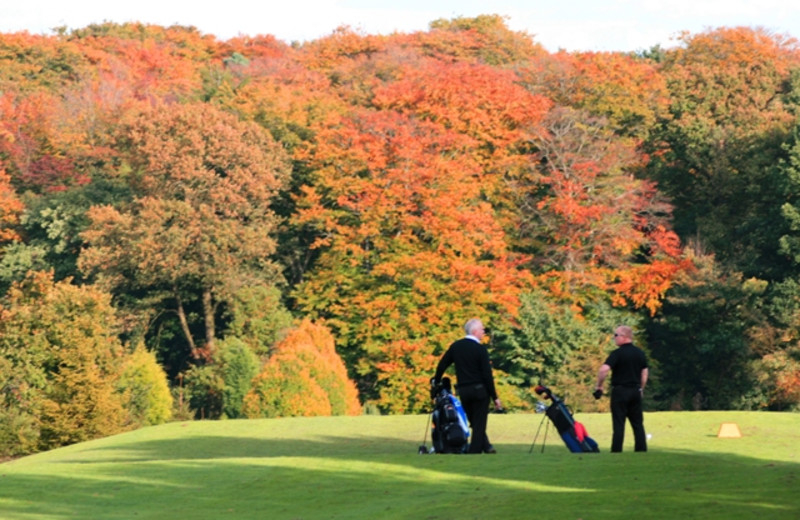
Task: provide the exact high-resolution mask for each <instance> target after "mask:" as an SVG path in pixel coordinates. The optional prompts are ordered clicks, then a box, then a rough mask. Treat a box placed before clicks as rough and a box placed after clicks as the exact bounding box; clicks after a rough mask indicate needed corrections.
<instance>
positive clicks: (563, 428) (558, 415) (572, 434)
mask: <svg viewBox="0 0 800 520" xmlns="http://www.w3.org/2000/svg"><path fill="white" fill-rule="evenodd" d="M534 391H535V392H536V394H537V395H544V397H546V398H547V399H550V401H551V404H550V406H548V407H547V409H546V410H545V414H546V415H547V417H548V418H549V419H550V421H551V422H552V423H553V425H554V426H555V427H556V430H557V431H558V434H559V435H561V439H562V440H563V441H564V444H565V445H566V446H567V449H569V451H571V452H572V453H600V449H599V448H598V447H597V443H596V442H595V441H594V439H592V438H591V437H589V435H588V434H587V433H586V428H584V426H583V424H581V423H579V422H578V421H576V420H575V418H574V417H572V413H570V411H569V409H568V408H567V405H565V404H564V401H562V400H561V399H559V398H558V397H556V396H555V395H553V393H552V392H551V391H550V389H549V388H547V387H546V386H543V385H538V386H537V387H536V388H535V389H534Z"/></svg>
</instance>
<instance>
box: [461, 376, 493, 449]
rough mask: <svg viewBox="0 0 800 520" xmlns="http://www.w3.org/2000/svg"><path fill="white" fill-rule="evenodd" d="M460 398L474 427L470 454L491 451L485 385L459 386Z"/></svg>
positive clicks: (487, 400)
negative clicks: (487, 426) (487, 434)
mask: <svg viewBox="0 0 800 520" xmlns="http://www.w3.org/2000/svg"><path fill="white" fill-rule="evenodd" d="M458 396H459V399H460V400H461V406H463V407H464V412H466V414H467V419H469V424H470V426H471V427H472V434H471V439H472V440H471V441H470V443H469V453H483V452H484V451H489V448H490V447H491V444H489V437H487V436H486V423H487V422H489V394H488V392H487V391H486V387H485V386H483V385H464V386H461V385H459V387H458Z"/></svg>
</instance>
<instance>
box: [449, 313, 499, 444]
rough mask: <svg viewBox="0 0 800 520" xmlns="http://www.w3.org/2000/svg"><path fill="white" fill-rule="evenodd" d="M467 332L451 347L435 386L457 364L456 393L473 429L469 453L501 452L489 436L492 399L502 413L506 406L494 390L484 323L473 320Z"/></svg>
mask: <svg viewBox="0 0 800 520" xmlns="http://www.w3.org/2000/svg"><path fill="white" fill-rule="evenodd" d="M464 330H465V331H466V333H467V336H466V337H464V338H461V339H459V340H458V341H456V342H454V343H453V344H452V345H450V348H448V349H447V352H445V353H444V355H443V356H442V359H441V360H440V361H439V365H438V366H437V367H436V375H434V376H433V384H434V385H438V384H439V381H441V379H442V376H443V375H444V372H445V370H447V368H448V367H449V366H450V365H452V364H455V365H456V378H458V384H457V385H456V390H457V391H458V396H459V399H460V400H461V405H462V406H463V407H464V411H465V412H466V414H467V419H469V423H470V426H471V427H472V440H471V441H470V443H469V453H497V452H496V451H495V449H494V447H492V445H491V444H490V443H489V437H487V436H486V423H487V422H488V420H489V400H490V399H491V400H493V401H494V406H495V408H496V409H497V410H502V408H503V405H502V403H501V402H500V399H498V397H497V391H496V390H495V387H494V377H493V376H492V365H491V362H490V361H489V352H488V351H487V350H486V347H485V346H484V345H483V344H481V339H482V338H483V336H484V334H485V332H484V329H483V323H481V320H479V319H471V320H469V321H468V322H467V323H466V325H464Z"/></svg>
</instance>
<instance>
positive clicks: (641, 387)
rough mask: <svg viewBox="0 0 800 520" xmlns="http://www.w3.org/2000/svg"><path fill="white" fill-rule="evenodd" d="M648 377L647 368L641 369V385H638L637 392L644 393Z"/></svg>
mask: <svg viewBox="0 0 800 520" xmlns="http://www.w3.org/2000/svg"><path fill="white" fill-rule="evenodd" d="M649 375H650V370H648V368H647V367H644V368H643V369H642V376H641V383H639V390H640V391H642V392H644V387H645V386H646V385H647V377H648V376H649Z"/></svg>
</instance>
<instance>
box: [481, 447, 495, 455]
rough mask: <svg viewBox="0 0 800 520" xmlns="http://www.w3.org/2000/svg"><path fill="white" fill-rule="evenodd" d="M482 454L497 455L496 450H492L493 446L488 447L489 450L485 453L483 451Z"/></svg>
mask: <svg viewBox="0 0 800 520" xmlns="http://www.w3.org/2000/svg"><path fill="white" fill-rule="evenodd" d="M484 453H491V454H496V453H497V450H496V449H494V446H489V449H488V450H486V451H484Z"/></svg>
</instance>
